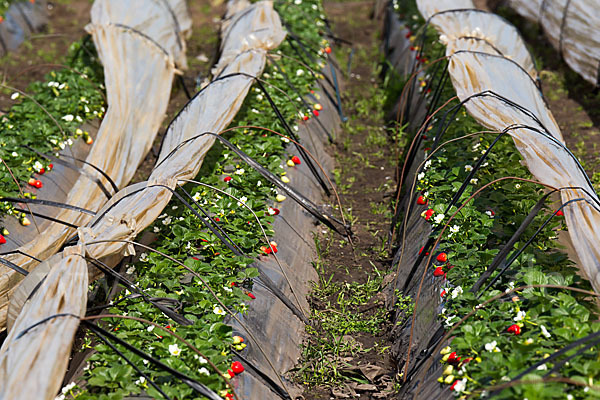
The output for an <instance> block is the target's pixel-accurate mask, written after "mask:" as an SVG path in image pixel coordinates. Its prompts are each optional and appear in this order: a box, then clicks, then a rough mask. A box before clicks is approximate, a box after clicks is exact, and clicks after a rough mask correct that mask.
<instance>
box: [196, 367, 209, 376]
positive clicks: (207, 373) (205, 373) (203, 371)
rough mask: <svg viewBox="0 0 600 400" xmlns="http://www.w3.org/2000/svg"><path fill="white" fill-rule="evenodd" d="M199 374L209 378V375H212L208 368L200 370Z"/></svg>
mask: <svg viewBox="0 0 600 400" xmlns="http://www.w3.org/2000/svg"><path fill="white" fill-rule="evenodd" d="M198 373H199V374H201V375H206V376H209V375H210V372H209V371H208V369H206V367H202V368H200V369H199V370H198Z"/></svg>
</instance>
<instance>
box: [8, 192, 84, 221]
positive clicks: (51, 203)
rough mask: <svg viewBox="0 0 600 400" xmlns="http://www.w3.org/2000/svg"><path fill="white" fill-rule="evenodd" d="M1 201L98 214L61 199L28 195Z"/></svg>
mask: <svg viewBox="0 0 600 400" xmlns="http://www.w3.org/2000/svg"><path fill="white" fill-rule="evenodd" d="M0 201H6V202H8V203H26V204H38V205H41V206H48V207H56V208H63V209H65V210H70V211H77V212H80V213H83V214H88V215H92V216H94V215H96V213H95V212H93V211H90V210H87V209H85V208H81V207H77V206H74V205H71V204H66V203H61V202H59V201H52V200H42V199H30V198H27V197H24V198H15V197H0Z"/></svg>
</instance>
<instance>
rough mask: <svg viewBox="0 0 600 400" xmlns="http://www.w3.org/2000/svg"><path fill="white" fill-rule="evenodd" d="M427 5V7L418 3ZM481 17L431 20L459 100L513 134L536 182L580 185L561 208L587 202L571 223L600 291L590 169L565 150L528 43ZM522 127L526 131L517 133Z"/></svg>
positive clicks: (574, 210) (569, 212)
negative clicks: (473, 36) (467, 35)
mask: <svg viewBox="0 0 600 400" xmlns="http://www.w3.org/2000/svg"><path fill="white" fill-rule="evenodd" d="M426 2H430V3H433V4H438V3H437V2H436V1H434V0H420V1H419V3H426ZM456 3H457V4H456V7H455V8H462V1H457V2H456ZM421 8H423V9H426V7H421V6H419V9H421ZM483 15H486V14H484V13H480V14H478V16H477V18H473V17H474V16H475V13H474V12H469V11H468V12H465V11H457V12H445V13H441V14H439V15H438V16H435V17H433V18H432V21H431V22H432V23H433V24H434V25H435V26H436V28H438V29H439V32H440V33H441V34H443V35H444V36H445V38H444V40H445V41H446V42H447V46H448V47H447V55H448V56H450V61H449V65H448V72H449V74H450V77H451V80H452V84H453V86H454V88H455V90H456V93H457V95H458V98H459V99H460V100H461V101H466V103H465V107H466V109H467V111H468V112H469V114H470V115H472V116H473V117H474V118H475V119H476V120H477V121H478V122H479V123H481V124H482V125H483V126H485V127H487V128H491V129H495V130H498V131H504V130H507V134H509V135H510V136H511V137H512V138H513V140H514V142H515V145H516V147H517V149H518V150H519V152H520V153H521V155H522V156H523V158H524V161H525V163H526V165H527V167H528V168H529V170H530V171H531V173H532V174H533V176H534V177H535V178H536V179H538V180H539V181H540V182H541V183H544V184H547V185H551V186H553V187H555V188H567V187H574V188H578V189H565V190H561V192H560V194H561V199H562V202H563V203H566V202H568V201H570V200H576V199H583V200H580V201H574V202H572V203H569V204H568V205H567V206H566V207H565V208H564V214H565V219H566V223H567V226H568V231H569V235H570V236H571V240H572V243H573V247H574V248H575V251H576V252H577V256H578V258H579V261H580V263H581V267H582V268H583V270H584V272H585V274H586V275H587V277H588V278H589V279H590V281H591V283H592V285H593V287H594V289H595V290H596V291H599V290H600V248H599V247H598V243H600V212H599V211H598V210H600V205H599V204H600V201H599V200H598V196H597V195H596V193H595V191H594V188H593V187H592V185H591V183H590V181H589V179H588V177H587V175H586V174H585V171H584V170H583V168H581V166H580V165H579V164H578V162H577V160H576V158H575V157H574V156H573V155H572V153H571V152H570V151H569V150H568V149H567V148H566V146H565V143H564V140H563V138H562V134H561V132H560V128H559V127H558V124H557V123H556V121H555V120H554V117H553V116H552V113H551V112H550V110H549V109H548V107H547V106H546V103H545V100H544V98H543V96H542V94H541V92H540V91H539V89H538V87H537V86H536V82H535V80H534V77H535V76H537V74H535V69H534V68H533V62H532V61H531V58H530V57H527V56H528V53H527V52H526V50H525V47H524V44H523V41H522V40H521V39H518V40H517V39H515V34H516V33H515V31H514V29H509V28H508V27H506V26H505V25H507V24H508V23H507V22H505V21H504V20H501V19H499V18H498V19H497V21H498V23H496V22H494V18H493V17H485V18H486V20H485V21H483V20H479V19H480V18H481V17H482V16H483ZM453 19H456V20H453ZM475 21H476V22H475ZM484 22H486V23H484ZM452 29H455V31H454V32H453V31H452ZM465 29H466V30H477V35H478V37H483V38H485V42H486V45H485V46H481V45H480V44H479V43H476V42H477V41H476V40H465V39H464V38H461V35H462V34H463V32H464V31H465ZM505 35H506V37H504V36H505ZM453 38H454V39H453ZM511 41H512V43H513V48H512V50H511V46H510V43H511ZM472 46H474V47H472ZM497 50H500V52H501V53H502V55H501V54H499V52H498V51H497ZM517 126H521V128H518V129H513V127H517Z"/></svg>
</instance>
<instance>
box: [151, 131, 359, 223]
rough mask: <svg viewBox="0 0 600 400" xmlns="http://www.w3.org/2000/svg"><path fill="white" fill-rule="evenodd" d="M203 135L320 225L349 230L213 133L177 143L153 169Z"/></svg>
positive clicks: (204, 133) (205, 133) (206, 133)
mask: <svg viewBox="0 0 600 400" xmlns="http://www.w3.org/2000/svg"><path fill="white" fill-rule="evenodd" d="M204 135H211V136H214V137H215V138H216V139H218V140H220V141H221V143H222V144H224V145H225V146H227V147H228V148H229V149H231V150H232V151H233V152H234V153H236V154H237V155H238V157H240V158H241V159H242V160H243V161H244V162H246V163H247V164H248V165H249V166H251V167H252V168H253V169H255V170H257V171H258V172H259V173H260V174H261V175H262V176H263V177H264V178H265V179H267V180H268V181H269V182H271V183H272V184H274V185H275V186H277V187H279V188H280V189H282V190H283V191H285V192H286V193H287V194H288V195H289V196H290V197H291V198H292V199H293V200H294V201H296V202H297V203H298V204H299V205H301V206H302V207H303V208H304V209H305V210H307V211H308V212H309V213H310V214H312V215H313V216H314V217H315V218H316V219H318V220H319V221H321V222H322V223H324V224H325V225H327V226H328V227H329V228H331V229H333V230H334V231H335V232H337V233H339V234H340V235H343V234H342V233H341V232H340V230H338V229H337V227H336V226H335V225H334V223H336V224H338V225H340V226H342V227H344V228H345V229H346V230H348V229H349V227H348V226H345V225H344V224H343V223H342V222H341V221H339V220H338V219H337V218H335V217H334V216H332V215H330V214H329V213H327V212H325V211H322V210H319V209H318V207H317V206H316V205H315V204H314V203H313V202H312V201H310V200H309V199H307V198H306V197H304V196H303V195H301V194H300V193H298V192H296V190H295V189H293V188H292V187H290V186H288V185H287V184H285V183H284V182H282V181H281V180H280V179H279V178H278V177H277V176H275V175H274V174H273V173H271V171H269V170H268V169H266V168H265V167H263V166H262V165H261V164H259V163H258V162H257V161H255V160H254V159H252V158H251V157H249V156H248V155H247V154H246V153H244V152H243V151H242V150H240V149H238V148H237V146H235V145H233V144H232V143H231V142H229V141H228V140H227V139H225V138H223V137H221V136H220V135H218V134H216V133H213V132H203V133H201V134H199V135H196V136H193V137H191V138H189V139H187V140H185V141H183V142H181V143H179V144H178V145H177V146H176V147H175V148H174V149H173V150H171V152H170V153H169V154H168V155H167V156H166V157H165V158H164V159H163V160H161V161H160V162H159V163H158V164H157V165H156V167H155V168H158V166H159V165H161V164H162V162H164V161H165V160H166V159H167V158H169V157H171V156H173V154H175V153H176V152H177V151H178V150H179V149H180V148H182V147H183V146H185V145H186V144H188V143H190V142H192V141H194V140H196V139H198V138H199V137H202V136H204Z"/></svg>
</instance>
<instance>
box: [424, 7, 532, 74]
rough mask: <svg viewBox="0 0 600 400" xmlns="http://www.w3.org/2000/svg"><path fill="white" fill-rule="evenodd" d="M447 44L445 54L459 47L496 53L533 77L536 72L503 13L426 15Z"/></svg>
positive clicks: (471, 12) (458, 11)
mask: <svg viewBox="0 0 600 400" xmlns="http://www.w3.org/2000/svg"><path fill="white" fill-rule="evenodd" d="M429 23H430V24H431V25H432V26H434V27H435V28H436V29H437V30H438V32H440V40H441V41H442V42H443V43H444V44H445V45H446V46H447V51H446V54H447V55H450V54H453V53H455V52H457V51H460V50H469V51H476V52H482V53H489V54H496V55H499V56H503V57H507V58H510V59H511V60H513V61H514V62H516V63H517V64H519V65H520V66H521V67H523V69H524V70H525V71H527V73H528V74H529V75H530V76H531V77H532V78H534V79H537V77H538V73H537V69H536V68H535V64H534V62H533V58H532V57H531V54H530V53H529V50H527V46H526V45H525V42H524V41H523V38H522V37H521V35H520V34H519V31H518V30H517V28H515V27H514V26H513V25H512V24H510V23H509V22H507V21H506V20H505V19H503V18H502V17H500V16H498V15H496V14H493V13H490V12H487V11H482V10H468V9H466V10H446V11H440V12H438V13H436V14H434V15H432V16H431V17H430V18H429Z"/></svg>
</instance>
